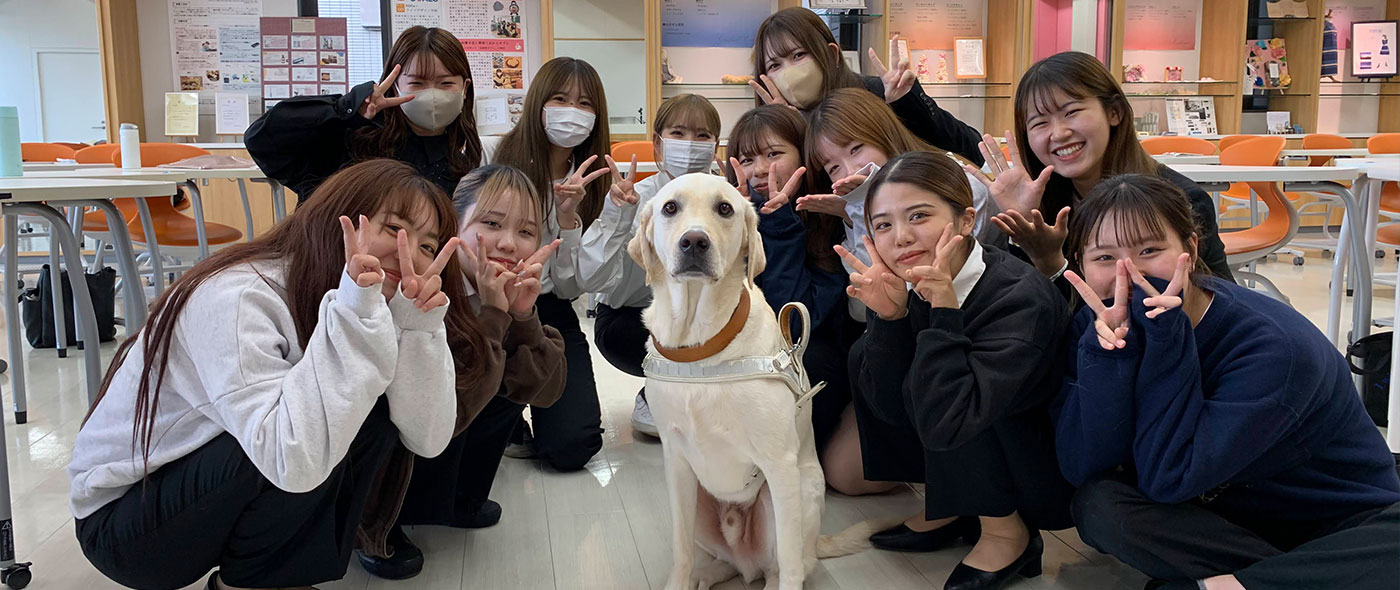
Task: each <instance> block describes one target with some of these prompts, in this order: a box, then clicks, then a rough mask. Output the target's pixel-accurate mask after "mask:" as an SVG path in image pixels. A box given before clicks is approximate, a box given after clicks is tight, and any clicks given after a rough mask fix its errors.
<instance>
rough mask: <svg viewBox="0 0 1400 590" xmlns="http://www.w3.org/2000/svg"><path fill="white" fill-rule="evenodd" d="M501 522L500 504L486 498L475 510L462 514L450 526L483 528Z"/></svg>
mask: <svg viewBox="0 0 1400 590" xmlns="http://www.w3.org/2000/svg"><path fill="white" fill-rule="evenodd" d="M498 522H501V505H500V504H497V503H496V502H495V501H493V500H486V501H484V502H482V503H481V505H480V506H478V507H477V509H476V512H473V513H471V514H467V515H463V516H462V517H461V518H459V519H458V520H457V522H454V523H452V526H454V527H457V528H463V529H484V528H486V527H489V526H495V525H496V523H498Z"/></svg>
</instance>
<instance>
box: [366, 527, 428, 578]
mask: <svg viewBox="0 0 1400 590" xmlns="http://www.w3.org/2000/svg"><path fill="white" fill-rule="evenodd" d="M388 545H389V556H388V557H375V556H373V555H369V554H367V553H364V552H363V551H360V550H359V549H356V550H355V555H356V556H357V557H359V558H360V566H361V567H363V568H365V571H367V572H369V573H370V575H372V576H374V577H377V578H384V579H385V580H407V579H408V578H412V577H413V576H416V575H418V574H420V573H422V572H423V550H422V549H419V548H418V546H417V545H414V544H413V541H410V540H409V538H408V535H405V534H404V532H403V527H401V526H395V527H394V528H393V529H391V530H390V531H389V542H388Z"/></svg>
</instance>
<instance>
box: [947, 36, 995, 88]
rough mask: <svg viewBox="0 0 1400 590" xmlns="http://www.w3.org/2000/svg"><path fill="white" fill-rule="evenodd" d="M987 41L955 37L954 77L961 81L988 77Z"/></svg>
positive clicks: (978, 38)
mask: <svg viewBox="0 0 1400 590" xmlns="http://www.w3.org/2000/svg"><path fill="white" fill-rule="evenodd" d="M985 48H986V39H983V38H982V37H955V38H954V39H953V63H954V64H956V69H955V70H954V74H953V77H955V78H957V79H959V80H966V79H976V78H986V77H987V52H986V51H985Z"/></svg>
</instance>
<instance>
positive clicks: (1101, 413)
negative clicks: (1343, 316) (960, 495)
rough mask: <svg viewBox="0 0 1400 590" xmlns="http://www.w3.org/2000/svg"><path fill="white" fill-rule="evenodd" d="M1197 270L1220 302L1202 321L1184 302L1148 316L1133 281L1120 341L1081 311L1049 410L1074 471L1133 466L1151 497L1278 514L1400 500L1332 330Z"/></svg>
mask: <svg viewBox="0 0 1400 590" xmlns="http://www.w3.org/2000/svg"><path fill="white" fill-rule="evenodd" d="M1197 280H1198V281H1200V283H1199V284H1201V286H1202V287H1203V288H1205V289H1206V290H1208V291H1210V292H1212V293H1214V294H1215V300H1214V302H1213V303H1212V304H1211V306H1210V309H1209V310H1208V311H1207V312H1206V315H1205V317H1204V318H1202V320H1201V323H1200V324H1198V325H1197V326H1196V327H1195V329H1192V328H1191V323H1190V319H1189V318H1188V317H1187V316H1186V314H1185V313H1184V312H1183V311H1182V310H1181V309H1175V310H1172V311H1169V312H1167V313H1165V314H1163V315H1161V316H1158V317H1157V319H1155V320H1149V319H1147V318H1145V317H1144V316H1143V314H1144V313H1145V312H1146V308H1145V307H1144V306H1143V303H1142V300H1143V298H1144V296H1145V295H1144V293H1143V292H1142V291H1141V290H1140V289H1138V288H1136V287H1134V288H1133V306H1132V311H1131V320H1130V321H1131V326H1130V328H1129V336H1128V338H1127V339H1126V340H1127V342H1128V345H1127V346H1126V347H1125V348H1123V349H1121V350H1112V351H1108V350H1104V349H1103V348H1102V347H1100V346H1099V343H1098V339H1097V338H1096V337H1095V335H1094V328H1093V322H1094V317H1095V316H1094V313H1093V311H1092V310H1090V309H1089V308H1088V307H1087V306H1085V307H1084V308H1083V309H1081V310H1080V312H1079V314H1078V315H1076V317H1075V321H1074V325H1073V327H1072V328H1071V331H1070V336H1069V337H1070V338H1071V339H1072V340H1071V342H1072V345H1071V347H1070V355H1071V360H1070V363H1069V367H1068V370H1067V376H1066V378H1065V383H1064V386H1063V388H1062V390H1061V392H1060V396H1059V398H1058V399H1057V400H1056V404H1055V407H1054V408H1053V409H1052V411H1053V413H1054V416H1055V419H1056V424H1055V426H1056V449H1057V451H1058V453H1059V457H1060V468H1061V469H1062V470H1063V471H1064V475H1065V478H1066V479H1068V480H1069V481H1070V483H1072V484H1075V485H1080V484H1083V483H1084V482H1085V481H1086V480H1088V479H1089V478H1090V477H1093V476H1094V475H1097V474H1099V473H1102V472H1104V471H1107V470H1110V469H1113V468H1114V467H1116V466H1119V465H1122V466H1125V467H1129V468H1132V469H1134V470H1135V471H1136V473H1137V485H1138V488H1139V489H1140V490H1141V491H1142V492H1143V493H1144V494H1145V495H1146V496H1147V497H1148V498H1150V499H1152V500H1154V501H1157V502H1162V503H1179V502H1184V501H1187V500H1191V499H1193V498H1197V497H1202V499H1208V500H1210V501H1213V502H1215V505H1216V506H1218V507H1219V509H1221V510H1223V511H1226V512H1229V513H1234V514H1244V515H1250V516H1258V517H1267V518H1283V519H1291V518H1296V519H1300V520H1313V519H1323V518H1336V517H1341V516H1345V515H1349V514H1355V513H1356V512H1358V511H1361V510H1365V509H1369V508H1375V507H1380V506H1387V505H1390V504H1393V503H1395V502H1400V479H1397V477H1396V472H1395V462H1394V459H1393V458H1392V456H1391V454H1390V452H1389V449H1387V448H1386V446H1385V441H1384V440H1383V439H1382V438H1381V435H1380V433H1379V432H1378V431H1377V430H1376V428H1375V426H1373V425H1372V424H1371V422H1370V420H1369V419H1368V418H1367V415H1366V412H1365V410H1364V408H1363V407H1362V405H1361V400H1360V399H1359V398H1358V397H1357V394H1356V389H1355V388H1354V387H1353V386H1352V382H1351V373H1350V372H1349V371H1348V368H1347V365H1346V361H1345V360H1343V359H1342V356H1341V354H1340V353H1338V352H1337V350H1336V349H1335V348H1333V347H1332V344H1331V343H1330V342H1328V341H1327V339H1326V338H1325V337H1324V336H1323V335H1322V333H1321V332H1319V331H1318V330H1317V328H1316V327H1314V326H1313V325H1312V324H1311V323H1310V322H1309V321H1308V320H1307V319H1306V318H1304V317H1303V316H1302V315H1300V314H1298V312H1296V311H1294V310H1293V309H1292V308H1289V307H1288V306H1287V305H1284V304H1283V303H1280V302H1279V301H1276V300H1274V299H1271V298H1269V297H1267V296H1265V295H1262V294H1259V293H1256V292H1253V291H1250V290H1248V289H1245V288H1243V287H1239V286H1237V285H1235V284H1234V283H1231V282H1228V281H1224V280H1221V279H1218V278H1215V277H1201V278H1199V279H1197ZM1154 282H1157V283H1158V288H1159V289H1160V288H1162V286H1164V285H1165V283H1164V282H1158V281H1155V279H1154ZM1075 340H1077V342H1075Z"/></svg>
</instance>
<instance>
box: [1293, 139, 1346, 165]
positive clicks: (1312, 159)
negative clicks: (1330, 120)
mask: <svg viewBox="0 0 1400 590" xmlns="http://www.w3.org/2000/svg"><path fill="white" fill-rule="evenodd" d="M1351 147H1354V146H1353V145H1352V143H1351V140H1350V139H1347V138H1345V137H1342V136H1340V135H1332V134H1330V133H1313V134H1311V135H1309V136H1307V137H1304V138H1303V149H1305V150H1344V149H1348V148H1351ZM1332 159H1333V158H1332V156H1308V165H1309V166H1326V165H1327V163H1328V162H1331V161H1332Z"/></svg>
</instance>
